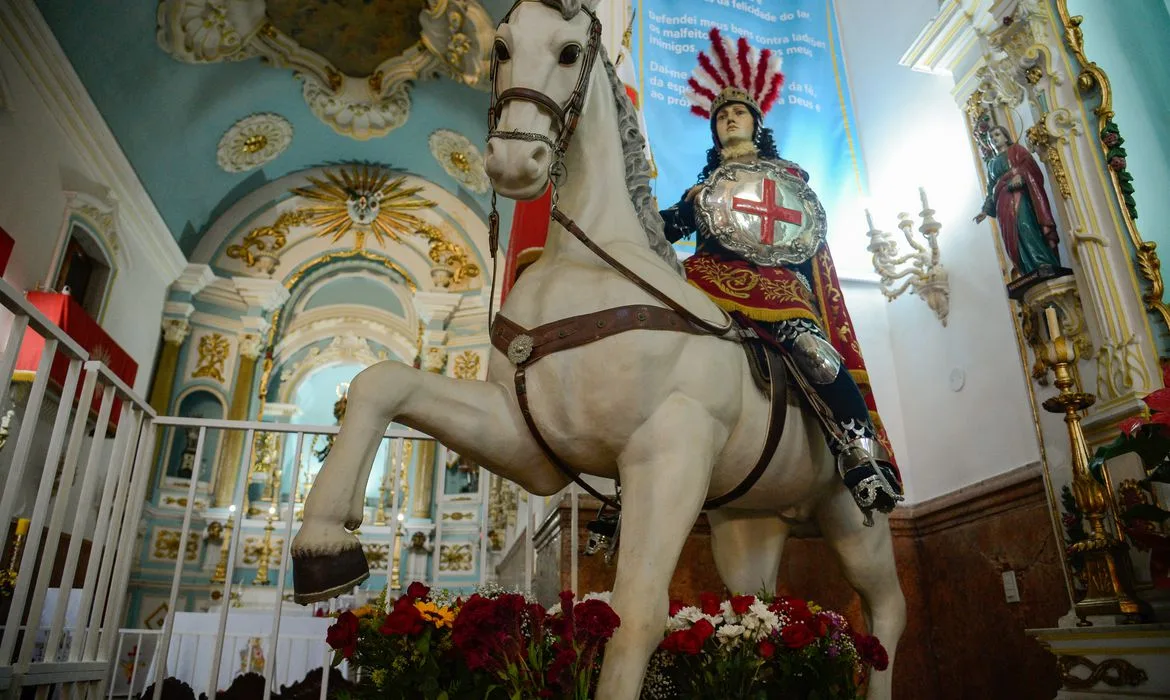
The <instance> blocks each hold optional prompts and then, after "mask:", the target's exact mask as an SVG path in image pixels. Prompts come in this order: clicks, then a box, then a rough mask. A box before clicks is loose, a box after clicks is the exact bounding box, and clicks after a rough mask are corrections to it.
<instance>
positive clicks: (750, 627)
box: [740, 600, 780, 639]
mask: <svg viewBox="0 0 1170 700" xmlns="http://www.w3.org/2000/svg"><path fill="white" fill-rule="evenodd" d="M740 622H741V623H743V626H744V628H745V629H746V630H747V631H748V632H750V633H751V637H752V639H763V638H764V637H767V636H768V635H769V634H771V633H772V632H774V631H776V629H777V628H778V627H779V626H780V618H779V617H777V616H776V613H774V612H772V611H771V610H769V609H768V606H767V605H765V604H763V603H762V602H760V601H758V600H757V601H756V602H754V603H752V605H751V607H750V608H748V611H747V614H746V615H744V616H743V618H742V619H741V620H740Z"/></svg>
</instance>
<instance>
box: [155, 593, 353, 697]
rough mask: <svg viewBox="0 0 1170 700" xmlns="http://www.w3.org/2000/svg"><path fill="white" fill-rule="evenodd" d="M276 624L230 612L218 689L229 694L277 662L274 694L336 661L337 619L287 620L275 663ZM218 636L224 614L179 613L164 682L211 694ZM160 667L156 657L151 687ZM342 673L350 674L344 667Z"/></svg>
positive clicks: (252, 614) (283, 620)
mask: <svg viewBox="0 0 1170 700" xmlns="http://www.w3.org/2000/svg"><path fill="white" fill-rule="evenodd" d="M272 621H273V620H272V613H271V612H268V613H262V612H242V611H236V610H232V611H229V613H228V618H227V629H226V633H225V635H224V640H223V650H222V652H221V654H220V665H219V682H218V687H217V690H226V689H227V687H228V686H230V685H231V684H232V680H233V679H235V678H236V676H240V675H243V674H245V673H247V672H249V671H253V672H256V673H260V674H263V673H264V671H265V667H270V666H271V665H272V664H273V663H275V664H276V666H275V669H276V675H274V676H273V685H272V690H273V692H279V690H280V686H282V685H289V684H292V683H296V682H297V681H300V680H303V679H304V677H305V674H307V673H308V672H309V671H312V670H313V669H316V668H321V667H322V666H325V665H327V663H328V661H329V659H330V658H332V654H333V652H332V650H331V649H329V647H328V646H327V645H326V644H325V632H326V630H328V629H329V626H330V625H331V624H333V622H334V619H333V618H331V617H309V616H288V615H286V616H282V617H281V619H280V638H279V639H278V640H277V643H276V650H275V654H274V657H275V658H267V654H268V638H269V635H270V634H271V633H272ZM218 635H219V613H218V612H213V613H190V612H180V613H176V614H175V631H174V633H173V634H172V636H171V643H170V650H169V651H168V652H167V667H166V674H165V675H164V677H166V676H174V677H175V678H178V679H179V680H181V681H183V682H184V683H186V684H188V685H190V686H191V688H192V689H194V691H195V693H196V695H198V694H199V693H201V692H206V691H207V684H208V681H209V680H210V679H211V664H212V660H213V658H214V655H215V647H216V642H217V637H218ZM157 663H158V662H157V657H156V659H155V661H153V662H152V663H151V665H150V671H149V673H148V675H147V678H148V679H149V680H148V681H147V684H149V683H151V682H153V680H154V671H155V664H157ZM341 671H342V672H343V673H345V671H346V669H345V667H344V664H343V666H342V668H341Z"/></svg>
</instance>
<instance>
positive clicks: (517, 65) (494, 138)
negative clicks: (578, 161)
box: [485, 0, 601, 199]
mask: <svg viewBox="0 0 1170 700" xmlns="http://www.w3.org/2000/svg"><path fill="white" fill-rule="evenodd" d="M596 4H597V0H584V2H582V0H518V1H517V2H516V4H515V5H513V6H512V9H511V10H509V11H508V13H507V14H506V15H505V16H504V19H503V20H502V21H501V22H500V24H499V26H498V27H497V28H496V38H495V43H494V46H493V49H492V107H491V111H490V112H489V116H488V121H489V128H490V132H489V134H488V144H487V152H486V157H485V166H486V169H487V174H488V177H490V178H491V180H492V184H493V186H494V187H495V189H496V191H497V192H499V193H500V194H502V195H504V196H505V197H509V198H512V199H534V198H536V197H539V196H540V195H541V194H543V193H544V191H545V189H546V188H547V187H548V184H549V180H550V178H553V179H554V180H555V178H556V177H558V176H559V175H560V173H561V169H562V168H563V164H562V161H563V158H564V156H565V152H566V151H567V150H568V145H569V140H570V139H571V138H572V134H573V130H574V128H575V127H576V124H577V120H578V118H579V117H580V115H581V110H582V109H583V108H584V105H585V97H586V94H585V93H586V90H587V88H588V84H589V78H590V74H591V73H592V70H593V63H594V60H595V59H596V58H597V55H598V53H599V51H600V45H601V24H600V23H599V22H598V20H597V16H596V15H595V14H594V12H593V8H594V7H595V6H596Z"/></svg>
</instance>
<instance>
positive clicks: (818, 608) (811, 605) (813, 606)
mask: <svg viewBox="0 0 1170 700" xmlns="http://www.w3.org/2000/svg"><path fill="white" fill-rule="evenodd" d="M808 609H809V612H812V613H819V612H821V611H822V610H824V608H822V607H821V606H819V605H817V604H816V603H814V602H812V601H811V600H810V601H808Z"/></svg>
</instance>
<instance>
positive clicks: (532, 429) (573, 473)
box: [496, 316, 622, 511]
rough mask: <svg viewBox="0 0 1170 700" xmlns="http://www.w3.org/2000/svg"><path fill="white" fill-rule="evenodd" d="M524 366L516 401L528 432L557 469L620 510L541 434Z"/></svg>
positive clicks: (519, 373) (518, 369) (519, 374)
mask: <svg viewBox="0 0 1170 700" xmlns="http://www.w3.org/2000/svg"><path fill="white" fill-rule="evenodd" d="M496 318H499V316H496ZM524 368H525V366H524V365H519V366H518V367H516V403H518V404H519V405H520V415H522V416H524V422H525V424H527V425H528V432H529V433H531V434H532V439H533V440H536V444H537V445H540V449H541V450H543V451H544V456H545V457H547V458H548V461H550V462H552V465H553V466H554V467H556V468H557V471H559V472H560V473H561V474H563V475H564V476H565V477H567V478H569V479H571V480H572V481H573V483H575V484H577V485H578V486H580V487H581V488H583V489H585V493H588V494H589V495H590V496H593V497H594V498H596V499H597V500H599V501H601V502H602V503H604V504H605V505H607V506H609V507H611V508H613V509H615V510H618V511H620V510H621V509H622V507H621V506H620V505H618V502H617V501H615V500H614V499H612V498H610V497H609V496H606V495H605V494H603V493H601V492H600V491H598V490H597V489H595V488H593V487H592V486H590V485H589V484H588V483H587V482H586V481H585V480H584V479H582V478H581V474H580V473H578V472H577V470H576V469H573V468H572V467H570V466H569V465H567V464H565V463H564V462H562V461H561V458H560V457H557V453H556V452H553V449H552V447H550V446H549V444H548V443H547V442H545V440H544V436H543V435H541V434H540V429H539V428H537V427H536V421H535V420H533V418H532V410H531V409H530V408H529V407H528V378H527V377H526V376H525V369H524Z"/></svg>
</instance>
